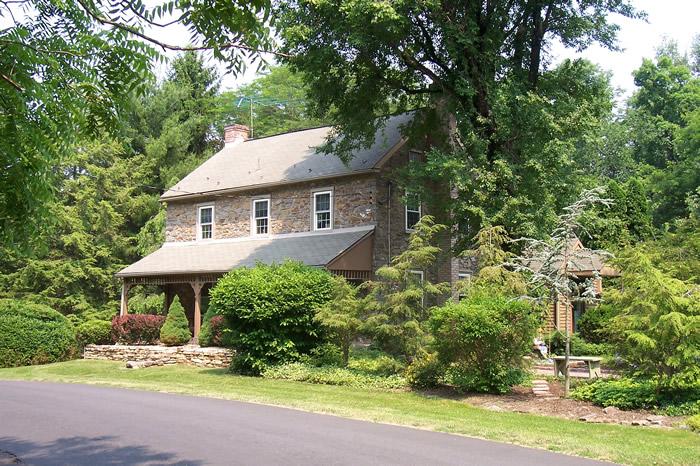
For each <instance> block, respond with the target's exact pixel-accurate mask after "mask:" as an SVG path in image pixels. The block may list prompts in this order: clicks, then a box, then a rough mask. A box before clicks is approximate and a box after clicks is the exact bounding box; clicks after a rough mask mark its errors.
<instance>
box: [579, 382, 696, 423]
mask: <svg viewBox="0 0 700 466" xmlns="http://www.w3.org/2000/svg"><path fill="white" fill-rule="evenodd" d="M571 396H572V397H573V398H576V399H579V400H584V401H590V402H592V403H593V404H596V405H598V406H615V407H617V408H620V409H662V410H664V411H666V412H667V413H668V414H674V415H678V414H687V413H692V412H693V409H694V405H696V404H697V401H698V400H700V384H697V382H696V383H695V384H693V385H687V386H684V387H677V388H675V389H664V390H661V391H659V390H658V386H657V383H656V381H654V380H651V379H631V378H621V379H613V380H605V379H600V380H596V381H595V382H591V383H586V384H582V385H579V386H578V387H576V389H575V390H574V391H573V392H572V394H571Z"/></svg>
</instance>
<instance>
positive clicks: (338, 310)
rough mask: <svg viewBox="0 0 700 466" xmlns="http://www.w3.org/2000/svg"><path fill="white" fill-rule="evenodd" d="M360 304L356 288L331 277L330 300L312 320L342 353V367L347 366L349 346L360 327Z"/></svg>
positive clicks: (342, 279)
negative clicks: (323, 330) (323, 329)
mask: <svg viewBox="0 0 700 466" xmlns="http://www.w3.org/2000/svg"><path fill="white" fill-rule="evenodd" d="M361 311H362V302H361V301H360V299H359V298H358V297H357V288H355V287H354V286H352V285H350V284H349V283H348V282H347V281H346V280H345V279H344V278H343V277H333V291H332V295H331V299H330V300H329V301H327V302H325V303H324V304H322V305H321V306H319V308H318V309H316V316H315V317H314V320H315V321H316V322H317V323H318V324H320V325H321V326H322V327H324V328H325V329H326V331H327V332H328V335H329V337H331V338H332V339H333V340H335V342H336V343H337V344H338V347H339V348H340V350H341V351H342V365H343V366H347V365H348V359H349V355H350V344H351V343H352V340H353V339H354V338H355V337H357V335H358V332H359V329H360V325H361V324H362V321H361V320H360V313H361Z"/></svg>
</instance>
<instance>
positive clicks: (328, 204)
mask: <svg viewBox="0 0 700 466" xmlns="http://www.w3.org/2000/svg"><path fill="white" fill-rule="evenodd" d="M313 221H314V230H330V229H331V228H333V192H331V191H319V192H316V193H314V219H313Z"/></svg>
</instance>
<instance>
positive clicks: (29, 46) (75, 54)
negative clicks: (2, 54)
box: [0, 39, 85, 58]
mask: <svg viewBox="0 0 700 466" xmlns="http://www.w3.org/2000/svg"><path fill="white" fill-rule="evenodd" d="M0 42H1V43H3V44H11V45H19V46H22V47H26V48H28V49H30V50H33V51H35V52H36V53H45V54H54V55H70V56H72V57H76V58H81V57H84V56H85V55H79V54H77V53H74V52H71V51H69V50H49V49H40V48H37V47H34V46H33V45H29V44H26V43H24V42H20V41H15V40H7V39H0Z"/></svg>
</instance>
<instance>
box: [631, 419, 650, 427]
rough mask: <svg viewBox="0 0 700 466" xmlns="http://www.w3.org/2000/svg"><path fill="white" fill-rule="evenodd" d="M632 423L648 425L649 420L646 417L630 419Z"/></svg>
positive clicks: (634, 424)
mask: <svg viewBox="0 0 700 466" xmlns="http://www.w3.org/2000/svg"><path fill="white" fill-rule="evenodd" d="M632 425H633V426H648V425H649V421H647V420H646V419H637V420H634V421H632Z"/></svg>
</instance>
